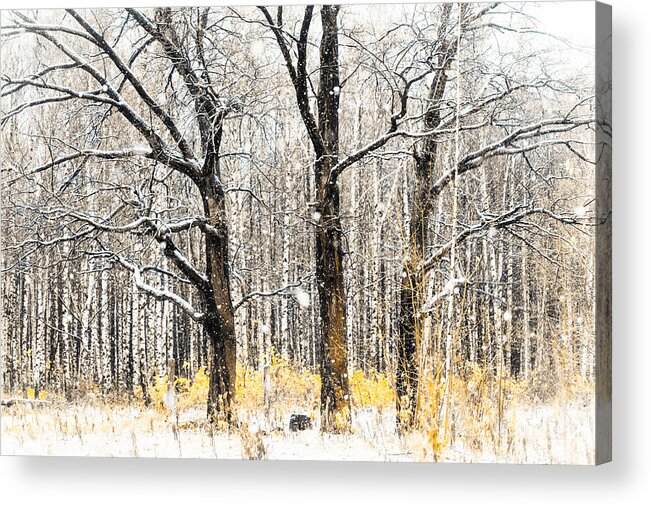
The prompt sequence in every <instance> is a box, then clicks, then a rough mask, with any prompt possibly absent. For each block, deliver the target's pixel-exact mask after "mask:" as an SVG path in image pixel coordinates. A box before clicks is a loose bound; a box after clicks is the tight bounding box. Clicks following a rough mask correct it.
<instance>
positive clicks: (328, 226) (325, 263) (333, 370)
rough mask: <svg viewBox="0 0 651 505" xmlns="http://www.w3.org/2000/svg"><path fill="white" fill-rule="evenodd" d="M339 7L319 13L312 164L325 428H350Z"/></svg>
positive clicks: (322, 410) (328, 6) (333, 430)
mask: <svg viewBox="0 0 651 505" xmlns="http://www.w3.org/2000/svg"><path fill="white" fill-rule="evenodd" d="M338 12H339V7H338V6H332V5H325V6H323V7H322V8H321V24H322V26H323V35H322V37H321V58H320V61H321V68H320V73H319V94H318V109H319V131H320V134H321V137H322V139H323V144H324V145H323V147H324V149H325V152H322V153H319V152H317V153H316V154H317V159H316V161H315V164H314V171H315V182H316V199H317V202H318V206H319V208H318V212H319V213H320V214H321V217H320V221H319V223H318V226H317V229H316V279H317V285H318V291H319V302H320V314H321V367H320V368H321V429H322V430H323V431H329V432H344V431H348V430H349V429H350V392H349V386H348V350H347V345H346V297H345V294H344V275H343V249H342V230H341V219H340V204H339V187H338V185H337V180H336V178H335V177H333V174H332V173H331V172H332V167H333V166H334V165H335V164H336V162H337V157H338V154H339V92H340V82H339V40H338V31H339V28H338V24H337V14H338Z"/></svg>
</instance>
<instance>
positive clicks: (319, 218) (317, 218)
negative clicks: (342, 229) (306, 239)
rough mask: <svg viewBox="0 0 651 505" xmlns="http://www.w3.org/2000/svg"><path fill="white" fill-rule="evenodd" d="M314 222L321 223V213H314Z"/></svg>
mask: <svg viewBox="0 0 651 505" xmlns="http://www.w3.org/2000/svg"><path fill="white" fill-rule="evenodd" d="M312 220H313V221H315V222H317V223H318V222H319V221H321V213H320V212H314V213H312Z"/></svg>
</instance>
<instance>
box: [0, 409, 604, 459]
mask: <svg viewBox="0 0 651 505" xmlns="http://www.w3.org/2000/svg"><path fill="white" fill-rule="evenodd" d="M592 412H593V409H592V405H591V404H578V403H575V404H572V405H571V406H568V407H567V408H558V406H536V407H530V408H527V409H520V410H519V411H518V412H511V413H507V415H506V416H505V419H504V421H503V428H502V430H501V432H499V435H500V436H499V437H496V436H494V435H491V437H490V439H491V440H490V441H489V440H487V441H485V443H481V444H479V446H477V445H476V444H474V443H473V441H472V439H471V438H470V437H464V436H461V432H462V430H463V426H462V425H459V426H457V427H456V431H457V434H458V436H456V437H455V438H454V440H452V441H451V443H450V444H449V447H447V448H446V449H445V451H444V452H443V453H442V454H441V455H440V456H439V459H438V460H439V461H443V462H446V461H448V462H475V463H480V462H481V463H495V462H510V463H539V464H545V463H569V464H591V463H592V461H593V456H592V454H593V442H592V441H593V440H594V428H593V426H594V415H593V413H592ZM394 416H395V412H394V411H391V410H390V409H388V410H385V411H382V412H378V411H377V410H374V409H360V410H357V411H355V413H354V416H353V433H352V434H349V435H324V434H321V433H319V431H318V422H317V423H315V429H312V430H306V431H302V432H296V433H291V432H288V431H287V430H286V427H287V423H284V422H281V423H280V424H284V427H285V429H282V428H281V426H279V425H276V426H272V427H269V426H266V425H265V423H264V419H262V417H261V416H260V415H257V416H248V417H247V425H248V428H245V429H242V430H233V431H232V432H230V433H226V432H218V431H212V432H211V431H210V430H208V429H206V428H205V426H204V423H203V417H204V414H203V409H199V408H195V409H189V410H187V411H184V412H183V413H182V414H181V415H180V416H179V421H178V428H176V423H174V422H173V420H172V419H171V417H172V416H168V415H166V414H164V413H161V412H160V411H156V410H154V409H146V408H144V407H136V406H125V405H113V406H106V405H101V404H75V405H66V404H62V405H52V406H47V407H45V408H32V407H29V406H22V405H21V406H14V407H12V408H9V409H7V408H3V410H2V417H1V419H0V423H1V429H0V434H1V437H0V452H1V454H2V455H57V456H107V457H157V458H220V459H240V458H243V457H251V453H250V452H247V447H249V446H251V445H255V444H258V446H257V447H259V446H260V445H259V444H260V443H261V444H262V448H263V453H262V454H261V456H259V457H263V458H266V459H299V460H357V461H432V460H433V455H432V452H431V448H430V447H429V446H428V439H427V437H426V436H425V434H421V433H412V434H409V435H406V436H403V437H400V436H398V435H397V434H396V432H395V429H394V427H393V424H394V419H395V417H394Z"/></svg>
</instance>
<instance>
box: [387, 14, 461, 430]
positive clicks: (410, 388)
mask: <svg viewBox="0 0 651 505" xmlns="http://www.w3.org/2000/svg"><path fill="white" fill-rule="evenodd" d="M450 12H451V4H446V5H444V6H443V9H442V12H441V24H440V26H439V31H438V33H439V36H438V39H439V40H440V41H442V44H441V48H440V51H439V52H437V54H436V56H435V59H436V64H437V65H436V66H437V67H438V70H437V71H436V72H435V73H434V77H433V79H432V83H431V85H430V88H429V96H428V105H427V110H426V111H425V115H424V117H423V127H424V128H423V129H424V130H425V131H430V130H433V129H435V128H436V127H437V126H439V125H440V124H441V109H442V108H444V106H445V105H444V103H443V97H444V94H445V88H446V85H447V82H448V76H447V71H448V69H449V68H450V65H451V62H452V61H453V60H452V57H453V54H454V51H455V50H456V41H454V42H451V41H449V42H446V41H445V37H446V30H447V29H448V22H449V19H450ZM437 148H438V143H437V139H436V138H433V137H426V138H424V139H423V140H422V142H421V144H420V145H419V146H418V147H417V149H416V153H415V167H414V168H415V175H416V187H415V190H414V194H413V201H412V205H411V211H410V216H409V238H408V243H407V251H406V255H405V256H406V260H405V263H404V265H403V272H402V281H401V286H400V314H399V316H398V343H397V346H398V366H397V370H396V408H397V416H396V422H397V425H398V427H399V428H401V429H403V430H405V429H409V428H412V427H413V426H414V423H415V421H416V417H417V410H418V379H419V373H420V370H419V362H420V357H419V351H420V338H421V335H422V332H423V318H422V316H421V313H420V308H421V305H422V303H423V300H424V294H425V286H424V284H425V281H426V276H425V273H424V271H423V268H424V261H425V253H426V247H427V226H428V221H429V217H430V214H431V211H432V208H433V203H434V201H435V198H436V197H438V196H439V195H438V194H437V195H435V194H432V191H431V188H432V181H433V175H434V168H435V167H436V155H437Z"/></svg>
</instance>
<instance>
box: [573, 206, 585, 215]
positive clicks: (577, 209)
mask: <svg viewBox="0 0 651 505" xmlns="http://www.w3.org/2000/svg"><path fill="white" fill-rule="evenodd" d="M587 213H588V209H586V208H585V207H583V206H582V205H580V206H578V207H575V208H574V215H575V216H576V217H585V216H586V214H587Z"/></svg>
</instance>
